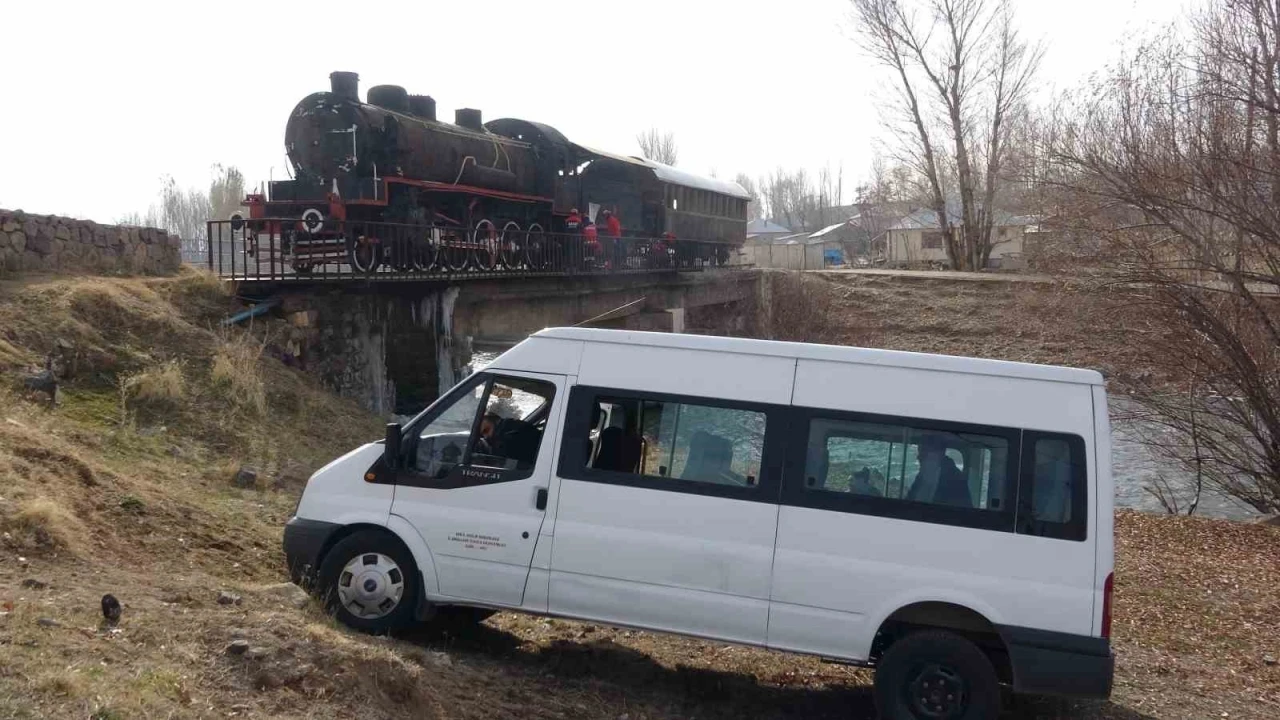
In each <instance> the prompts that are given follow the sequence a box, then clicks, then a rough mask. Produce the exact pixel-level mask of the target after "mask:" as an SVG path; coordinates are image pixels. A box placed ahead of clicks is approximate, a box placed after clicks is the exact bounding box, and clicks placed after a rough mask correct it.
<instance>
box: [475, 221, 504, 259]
mask: <svg viewBox="0 0 1280 720" xmlns="http://www.w3.org/2000/svg"><path fill="white" fill-rule="evenodd" d="M471 244H472V252H473V254H474V255H475V261H476V263H475V264H476V267H477V268H478V269H480V270H493V269H494V268H496V267H497V266H498V228H496V227H495V226H494V224H493V222H492V221H491V220H489V219H488V218H482V219H480V220H477V221H476V225H475V229H474V230H472V231H471Z"/></svg>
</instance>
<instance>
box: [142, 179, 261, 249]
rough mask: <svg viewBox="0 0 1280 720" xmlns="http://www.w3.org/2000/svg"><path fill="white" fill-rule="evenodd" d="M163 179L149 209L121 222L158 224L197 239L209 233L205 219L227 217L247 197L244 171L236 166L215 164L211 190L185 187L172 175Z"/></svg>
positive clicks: (155, 225) (156, 225) (177, 233)
mask: <svg viewBox="0 0 1280 720" xmlns="http://www.w3.org/2000/svg"><path fill="white" fill-rule="evenodd" d="M160 183H161V184H160V197H159V198H158V201H157V202H156V203H153V204H152V205H151V206H150V207H149V208H147V211H146V212H145V213H136V212H135V213H130V214H129V215H126V216H124V217H123V218H121V219H120V222H121V224H124V225H139V226H145V227H158V228H162V229H164V230H168V231H169V232H171V233H173V234H175V235H177V236H179V237H181V238H182V239H184V240H196V239H200V238H203V237H204V236H205V228H206V225H205V223H207V222H208V221H210V220H226V219H227V218H228V217H230V216H231V213H233V212H235V211H236V210H237V209H238V208H240V207H241V203H242V202H243V201H244V175H243V174H242V173H241V172H240V171H239V170H238V169H236V168H235V167H234V166H233V167H224V166H222V165H214V166H213V178H212V180H211V181H210V183H209V191H208V192H207V193H206V192H202V191H200V190H199V189H197V188H185V189H184V188H181V187H179V186H178V181H177V180H175V179H174V178H173V177H172V176H169V175H166V176H164V177H163V178H161V181H160Z"/></svg>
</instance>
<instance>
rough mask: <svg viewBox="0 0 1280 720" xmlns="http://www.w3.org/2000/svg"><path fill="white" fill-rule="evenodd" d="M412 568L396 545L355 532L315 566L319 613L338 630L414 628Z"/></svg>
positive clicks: (380, 534)
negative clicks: (334, 619)
mask: <svg viewBox="0 0 1280 720" xmlns="http://www.w3.org/2000/svg"><path fill="white" fill-rule="evenodd" d="M417 578H418V568H417V566H416V565H415V564H414V562H413V556H412V555H410V554H409V551H408V550H407V549H405V547H404V545H402V544H401V543H400V542H399V541H398V540H397V539H395V538H394V537H391V536H390V535H388V534H386V533H385V532H381V531H378V530H360V531H357V532H354V533H352V534H350V535H348V536H347V537H345V538H343V539H341V540H339V541H338V543H337V544H336V545H334V546H333V548H332V549H331V550H329V552H328V553H327V554H326V555H325V557H324V561H323V562H322V563H321V564H320V591H321V592H322V593H323V595H322V597H323V599H324V604H325V608H326V609H328V610H329V611H330V612H332V613H333V614H334V615H335V616H337V618H338V619H339V620H341V621H342V622H343V624H345V625H347V626H349V627H352V628H355V629H356V630H361V631H364V632H369V633H385V632H391V631H393V630H399V629H401V628H405V627H408V626H409V625H411V624H413V622H414V609H415V608H416V607H417V603H418V592H419V589H418V581H417Z"/></svg>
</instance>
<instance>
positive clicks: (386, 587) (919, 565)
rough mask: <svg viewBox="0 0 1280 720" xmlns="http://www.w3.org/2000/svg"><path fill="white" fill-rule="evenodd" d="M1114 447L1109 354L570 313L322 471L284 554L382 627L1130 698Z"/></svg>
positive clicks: (949, 694) (938, 683)
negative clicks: (481, 622) (577, 639)
mask: <svg viewBox="0 0 1280 720" xmlns="http://www.w3.org/2000/svg"><path fill="white" fill-rule="evenodd" d="M1110 460H1111V430H1110V423H1109V420H1108V416H1107V398H1106V393H1105V390H1104V387H1103V380H1102V376H1101V375H1099V374H1098V373H1097V372H1094V371H1090V370H1080V369H1073V368H1064V367H1050V366H1041V365H1030V364H1024V363H1012V362H1001V361H995V360H979V359H973V358H961V357H949V356H939V355H927V354H920V353H907V352H894V351H886V350H870V349H862V348H852V347H834V346H826V345H810V344H801V343H787V342H772V341H763V340H747V339H738V338H722V337H706V336H697V335H682V334H662V333H644V332H631V331H622V330H593V329H582V328H555V329H548V330H544V331H542V332H539V333H536V334H534V335H532V336H530V337H529V338H528V339H526V340H525V341H524V342H521V343H520V344H519V345H516V346H515V347H513V348H511V349H510V350H508V351H507V352H505V353H503V354H502V355H500V356H499V357H498V358H497V359H495V360H494V361H493V362H491V363H490V364H489V365H487V366H485V367H484V368H482V369H480V370H479V371H477V372H475V373H474V374H472V375H471V376H470V377H468V378H467V379H465V380H464V381H462V382H461V383H460V384H459V385H458V386H457V387H455V388H453V389H452V390H451V391H449V392H448V393H446V394H445V395H444V396H442V397H441V398H440V399H439V400H437V401H436V402H435V403H434V404H432V405H431V407H429V408H427V409H426V410H425V411H423V412H422V413H421V414H420V415H418V416H417V417H415V418H414V419H413V420H412V421H410V422H407V423H405V424H403V425H400V424H394V425H390V426H388V429H387V435H386V437H385V439H383V440H381V441H379V442H375V443H370V444H368V445H366V446H364V447H361V448H357V449H356V450H353V451H351V452H349V453H347V454H346V455H344V456H342V457H340V458H338V459H337V460H334V461H333V462H331V463H330V464H329V465H327V466H325V467H324V468H321V469H320V470H319V471H317V472H316V473H315V474H314V475H313V476H312V477H311V479H310V480H309V481H308V483H307V487H306V490H305V491H304V493H303V495H302V499H301V501H300V503H299V505H298V508H297V511H296V512H295V517H294V518H293V519H292V520H290V521H289V524H288V526H287V527H286V528H285V536H284V546H285V554H286V556H287V559H288V563H289V567H290V572H291V574H292V576H293V578H294V580H295V581H296V582H300V583H304V584H306V585H308V586H309V587H312V588H314V589H315V590H316V591H318V593H319V594H320V595H321V596H322V597H323V598H324V599H325V601H326V603H327V604H328V606H329V607H330V608H331V609H332V611H333V612H334V613H336V615H337V617H338V618H340V619H341V620H342V621H343V622H344V623H346V624H347V625H350V626H351V627H354V628H358V629H361V630H366V631H373V632H383V631H390V630H393V629H396V628H400V627H403V626H406V625H408V624H410V623H414V622H421V621H428V620H432V619H436V618H439V617H441V616H447V617H453V618H464V619H467V618H469V619H472V620H476V619H482V618H484V617H486V616H487V614H491V613H492V612H494V611H495V610H510V611H518V612H527V613H537V614H543V615H553V616H559V617H565V618H576V619H582V620H589V621H591V622H597V623H606V624H611V625H616V626H624V627H635V628H643V629H646V630H654V631H660V632H669V633H677V634H681V635H687V636H693V637H699V638H708V639H714V640H718V641H724V642H729V643H741V644H744V645H754V646H758V647H763V648H771V649H776V650H782V651H788V652H797V653H807V654H811V655H817V656H820V657H823V658H827V659H831V660H833V661H838V662H847V663H854V664H860V665H866V666H870V667H874V668H876V681H875V697H876V703H877V707H878V708H879V710H880V713H881V715H882V716H883V717H886V718H893V719H898V718H994V717H996V714H997V713H998V710H999V704H1000V696H1001V690H1000V686H1001V685H1005V686H1008V687H1011V688H1012V690H1013V691H1015V692H1025V693H1036V694H1058V695H1072V696H1083V697H1106V696H1107V695H1108V694H1109V693H1110V691H1111V683H1112V674H1113V660H1112V654H1111V646H1110V640H1109V634H1110V624H1111V618H1110V614H1111V609H1110V608H1111V586H1112V564H1113V556H1114V542H1113V525H1112V523H1113V508H1112V503H1113V488H1112V479H1111V462H1110Z"/></svg>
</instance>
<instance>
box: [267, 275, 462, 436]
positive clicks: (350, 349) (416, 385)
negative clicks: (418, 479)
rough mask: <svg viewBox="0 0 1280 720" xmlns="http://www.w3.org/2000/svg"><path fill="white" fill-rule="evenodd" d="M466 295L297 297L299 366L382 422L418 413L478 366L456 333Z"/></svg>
mask: <svg viewBox="0 0 1280 720" xmlns="http://www.w3.org/2000/svg"><path fill="white" fill-rule="evenodd" d="M457 297H458V288H457V287H456V286H454V287H440V288H434V289H431V290H427V291H423V290H419V291H418V292H414V293H409V294H406V293H401V292H396V293H379V292H350V291H346V292H338V291H331V292H327V293H323V294H311V293H296V292H290V293H288V294H286V295H284V298H283V303H282V306H283V308H284V310H285V312H286V315H287V316H288V318H289V320H290V324H291V325H292V326H293V327H292V328H291V331H290V335H289V338H288V341H287V348H288V354H289V355H290V356H291V358H292V360H293V361H294V362H295V363H296V364H298V365H300V366H301V367H303V368H305V369H306V370H307V371H309V372H312V373H314V374H316V375H318V376H319V377H320V380H321V382H323V383H324V384H325V385H326V386H328V387H329V388H331V389H332V390H334V391H335V392H337V393H338V394H339V395H342V396H344V397H349V398H352V399H354V400H356V401H357V402H359V403H360V404H361V405H363V406H364V407H365V408H367V409H368V410H370V411H371V412H374V413H377V414H379V415H387V416H390V415H397V414H408V413H413V412H416V411H418V410H420V409H422V408H423V407H425V406H426V405H427V404H429V403H430V402H431V401H432V400H434V399H435V398H436V397H438V396H439V395H440V393H442V392H444V391H445V390H448V389H449V388H450V387H452V386H453V385H454V384H456V383H457V381H458V380H459V379H460V377H461V374H462V372H463V370H464V368H465V367H466V365H467V364H468V363H469V362H470V360H471V343H470V339H469V338H467V337H461V338H459V337H456V336H455V335H454V333H453V311H454V303H455V301H456V300H457Z"/></svg>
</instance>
